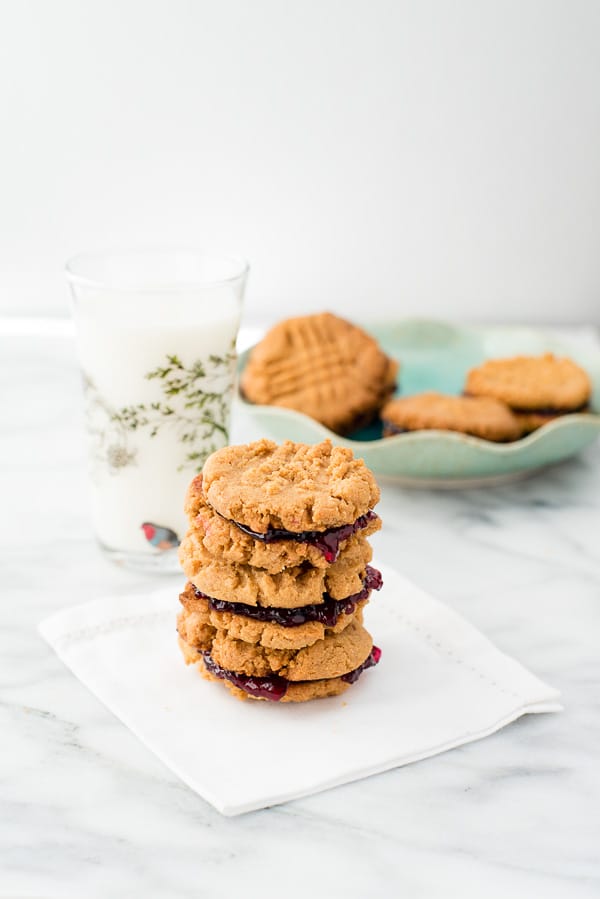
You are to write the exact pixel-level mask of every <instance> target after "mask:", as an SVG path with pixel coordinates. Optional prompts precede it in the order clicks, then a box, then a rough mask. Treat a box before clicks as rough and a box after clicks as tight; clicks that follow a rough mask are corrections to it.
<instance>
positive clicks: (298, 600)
mask: <svg viewBox="0 0 600 899" xmlns="http://www.w3.org/2000/svg"><path fill="white" fill-rule="evenodd" d="M247 539H250V538H247ZM261 548H262V550H263V552H264V550H265V547H264V546H262V544H261ZM372 555H373V551H372V549H371V547H370V545H369V543H368V542H367V540H366V538H365V537H363V536H362V535H360V534H357V535H355V536H353V537H351V538H350V539H349V540H348V541H346V543H345V545H344V547H343V549H342V550H341V551H340V555H339V557H338V559H337V561H336V562H333V563H332V564H331V565H327V566H326V567H325V568H323V567H321V568H315V567H314V565H311V564H310V563H309V562H303V563H302V564H300V565H295V566H293V567H291V568H285V569H284V570H283V571H278V572H277V573H275V574H272V573H270V572H269V571H267V570H265V569H263V568H253V567H251V566H250V565H245V564H240V563H237V562H232V561H229V560H228V559H225V558H222V557H216V556H214V555H212V554H211V553H210V552H209V551H208V549H207V548H206V546H205V544H204V531H203V530H202V529H201V528H198V527H193V528H190V530H189V531H188V533H187V534H186V536H185V537H184V538H183V540H182V542H181V546H180V548H179V560H180V562H181V567H182V568H183V570H184V572H185V574H186V576H187V577H188V579H189V580H190V581H191V582H192V584H194V586H195V587H197V588H198V589H199V590H201V591H202V592H203V593H205V594H207V595H208V596H214V597H215V599H222V600H230V599H235V602H240V603H245V604H246V605H250V606H273V607H276V608H284V609H286V608H287V609H293V608H296V607H298V606H308V605H314V604H315V603H320V602H322V601H323V594H324V593H328V594H329V596H331V597H332V598H333V599H344V598H345V597H346V596H350V595H352V594H353V593H358V592H359V590H361V589H362V577H363V575H364V572H365V568H366V567H367V565H368V563H369V562H370V561H371V558H372ZM321 557H322V554H321Z"/></svg>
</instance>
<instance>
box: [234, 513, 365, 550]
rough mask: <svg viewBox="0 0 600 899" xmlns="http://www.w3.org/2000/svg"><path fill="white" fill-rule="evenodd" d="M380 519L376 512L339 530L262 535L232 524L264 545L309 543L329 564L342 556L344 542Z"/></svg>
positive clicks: (273, 530) (276, 530)
mask: <svg viewBox="0 0 600 899" xmlns="http://www.w3.org/2000/svg"><path fill="white" fill-rule="evenodd" d="M378 517H379V516H378V515H376V513H375V512H373V511H369V512H367V513H366V514H365V515H361V516H360V518H357V519H356V521H355V522H354V523H353V524H343V525H342V526H341V527H339V528H329V530H327V531H286V530H284V529H283V528H268V530H266V531H265V533H264V534H262V533H260V532H259V531H253V530H251V529H250V528H248V527H246V525H245V524H240V522H239V521H233V522H232V524H235V526H236V527H237V528H239V529H240V531H243V533H244V534H248V535H249V536H250V537H254V539H255V540H261V541H262V542H263V543H275V541H277V540H294V541H295V542H296V543H308V544H309V545H310V546H315V547H316V548H317V549H320V550H321V552H322V553H323V555H324V556H325V559H326V560H327V561H328V562H335V560H336V559H337V557H338V556H339V554H340V545H341V544H342V543H343V542H344V540H348V538H349V537H351V536H352V535H353V534H356V533H357V531H362V530H363V529H364V528H366V527H368V526H369V525H370V523H371V522H372V521H376V520H377V518H378Z"/></svg>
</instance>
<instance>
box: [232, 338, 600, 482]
mask: <svg viewBox="0 0 600 899" xmlns="http://www.w3.org/2000/svg"><path fill="white" fill-rule="evenodd" d="M367 330H368V331H369V332H370V333H371V334H373V335H374V336H375V337H376V338H377V339H378V340H379V341H380V343H381V345H382V347H383V348H384V349H385V351H386V352H387V353H388V354H389V355H391V356H393V357H395V358H396V359H399V360H400V362H401V366H402V367H401V371H400V389H399V391H398V394H399V395H402V396H408V395H410V394H414V393H420V392H422V391H424V390H439V391H441V392H443V393H456V394H458V393H460V392H461V390H462V385H463V383H464V379H465V375H466V373H467V371H468V370H469V369H470V368H472V367H473V366H474V365H478V364H479V363H480V362H482V361H483V360H484V359H489V358H493V357H502V356H512V355H516V354H517V353H526V354H539V353H543V352H545V351H552V352H555V353H557V354H564V355H569V356H571V358H573V359H575V360H576V361H577V362H579V363H580V364H581V365H582V366H583V367H584V368H585V369H586V370H587V371H588V373H589V375H590V377H591V379H592V382H593V386H594V392H593V396H592V409H600V352H598V351H594V349H593V348H591V349H590V348H589V347H588V350H587V351H583V350H581V349H578V348H577V346H578V344H577V343H575V342H574V343H573V344H571V343H569V344H568V345H566V344H565V343H564V342H563V343H561V342H560V341H559V340H558V339H557V338H555V337H553V336H552V335H548V334H544V333H543V332H541V331H537V330H530V329H525V328H457V327H456V328H455V327H452V326H450V325H446V324H442V323H437V322H420V321H405V322H402V321H397V322H389V323H380V324H377V325H373V326H371V327H367ZM248 352H250V351H248ZM248 352H246V353H244V354H243V355H242V356H241V357H240V371H241V370H243V368H244V365H245V363H246V359H247V356H248ZM239 399H240V402H241V403H242V405H243V406H244V407H245V409H246V410H247V411H248V413H249V414H250V415H252V417H253V418H254V420H255V421H256V423H257V424H258V426H259V427H260V428H261V429H262V430H263V431H264V433H265V435H266V436H269V437H272V438H273V439H275V440H285V439H289V440H296V441H302V442H305V443H317V442H318V441H320V440H323V439H324V438H325V437H330V438H331V440H332V441H333V442H334V443H336V444H338V445H339V446H349V447H351V448H352V449H353V450H354V452H355V453H356V455H358V456H362V458H363V459H364V460H365V462H366V463H367V465H368V466H369V467H370V468H372V469H373V471H374V472H376V473H377V474H378V475H384V476H387V477H391V478H394V479H395V480H398V481H399V482H402V483H404V484H409V485H414V486H439V487H442V486H443V487H462V486H472V485H476V484H486V483H502V482H503V481H506V480H513V479H515V478H518V477H522V476H524V475H526V474H527V473H530V472H533V471H535V470H538V469H540V468H543V467H545V466H547V465H552V464H554V463H556V462H561V461H562V460H563V459H567V458H568V457H569V456H572V455H574V454H575V453H578V452H579V451H580V450H582V449H584V448H585V447H586V446H588V445H589V444H590V443H592V441H594V440H595V439H596V437H597V436H598V434H600V415H599V414H596V413H595V412H592V413H585V414H575V415H565V416H563V417H561V418H558V419H555V420H554V421H552V422H550V423H549V424H547V425H544V427H542V428H539V429H538V430H537V431H535V432H534V433H533V434H530V435H529V436H528V437H525V438H523V439H522V440H517V441H515V442H514V443H491V442H489V441H487V440H480V439H479V438H477V437H470V436H467V435H465V434H458V433H454V432H451V431H416V432H414V433H412V434H398V435H396V436H395V437H387V438H386V439H383V438H382V437H381V426H380V425H377V426H375V425H374V426H372V427H371V428H368V429H365V430H363V431H359V432H357V433H356V434H353V435H351V436H350V437H340V436H339V435H337V434H334V433H333V432H332V431H330V430H328V429H327V428H326V427H324V426H323V425H321V424H319V422H317V421H315V420H314V419H312V418H309V417H308V416H307V415H303V414H302V413H300V412H293V411H292V410H289V409H280V408H278V407H276V406H255V405H252V404H251V403H247V402H246V401H245V400H244V398H243V397H242V396H241V394H240V396H239Z"/></svg>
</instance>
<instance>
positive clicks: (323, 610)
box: [195, 565, 383, 627]
mask: <svg viewBox="0 0 600 899" xmlns="http://www.w3.org/2000/svg"><path fill="white" fill-rule="evenodd" d="M382 586H383V578H382V577H381V572H379V571H378V570H377V569H376V568H373V567H372V566H371V565H367V568H366V572H365V577H364V579H363V588H362V590H361V591H360V592H359V593H355V594H353V595H352V596H347V597H346V598H345V599H337V600H336V599H332V598H331V596H329V594H328V593H325V594H324V601H323V602H322V603H318V604H315V605H312V606H302V607H301V608H297V609H276V608H273V607H272V606H270V607H268V608H264V607H261V606H248V605H246V604H245V603H242V602H227V601H226V600H224V599H214V598H213V597H212V596H207V595H206V593H202V591H201V590H196V591H195V592H196V596H197V597H198V598H199V599H206V600H207V601H208V603H209V605H210V607H211V609H214V611H215V612H232V613H233V614H234V615H244V617H246V618H253V619H254V620H255V621H272V622H273V623H274V624H280V625H282V627H298V625H300V624H305V623H306V622H307V621H319V622H320V623H321V624H324V625H326V626H327V627H333V626H334V625H335V624H336V622H337V620H338V618H339V617H340V615H351V614H352V613H353V612H354V610H355V609H356V606H357V605H358V603H359V602H362V601H363V599H368V597H369V594H370V593H371V590H381V588H382Z"/></svg>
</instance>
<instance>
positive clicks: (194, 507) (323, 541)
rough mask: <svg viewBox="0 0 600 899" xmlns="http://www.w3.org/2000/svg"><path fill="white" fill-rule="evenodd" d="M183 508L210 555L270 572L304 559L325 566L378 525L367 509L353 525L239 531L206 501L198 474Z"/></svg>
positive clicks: (371, 532)
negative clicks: (313, 529) (272, 531)
mask: <svg viewBox="0 0 600 899" xmlns="http://www.w3.org/2000/svg"><path fill="white" fill-rule="evenodd" d="M185 508H186V513H187V515H188V517H189V519H190V522H191V525H192V528H193V529H195V530H197V531H198V534H199V535H200V539H201V541H202V544H203V545H204V547H205V549H206V550H207V552H208V553H209V554H210V555H211V556H212V557H213V558H215V559H224V560H225V561H227V562H235V563H236V564H239V565H251V566H252V567H254V568H262V569H264V570H265V571H267V572H269V573H270V574H276V573H277V572H280V571H283V570H284V568H294V567H296V566H298V565H301V564H302V563H304V562H308V563H310V565H313V566H314V567H315V568H327V567H328V566H329V565H330V564H331V563H332V562H335V561H336V560H337V559H338V558H339V556H340V554H341V553H342V552H343V551H344V549H345V548H346V546H347V545H348V544H349V542H350V541H351V540H353V539H354V540H355V539H357V535H359V534H360V535H361V536H363V537H367V536H369V535H370V534H374V533H375V532H376V531H378V530H379V528H380V527H381V522H380V520H379V517H378V516H377V515H375V513H374V512H370V511H369V512H367V513H366V515H363V516H361V517H360V518H358V519H356V520H355V521H354V522H353V524H349V525H343V526H342V527H340V528H337V529H331V530H328V531H322V532H299V533H293V532H291V531H285V532H282V533H280V534H273V535H270V534H269V533H268V532H267V533H258V532H257V533H253V532H250V531H249V530H248V529H246V530H242V528H241V527H240V526H239V525H238V524H236V523H235V522H233V521H230V520H229V519H227V518H223V517H222V515H220V514H219V513H218V512H216V511H215V510H214V509H213V507H212V506H211V505H209V504H208V503H207V501H206V499H205V497H204V494H203V492H202V476H201V475H198V476H197V477H196V478H194V480H193V481H192V483H191V484H190V487H189V489H188V493H187V498H186V504H185ZM242 527H243V526H242Z"/></svg>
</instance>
